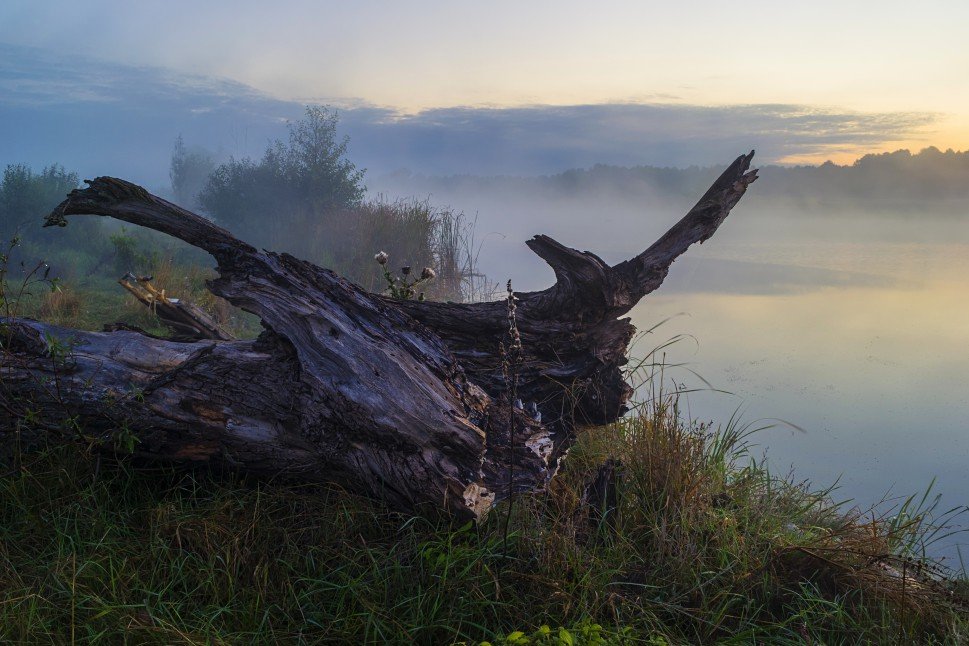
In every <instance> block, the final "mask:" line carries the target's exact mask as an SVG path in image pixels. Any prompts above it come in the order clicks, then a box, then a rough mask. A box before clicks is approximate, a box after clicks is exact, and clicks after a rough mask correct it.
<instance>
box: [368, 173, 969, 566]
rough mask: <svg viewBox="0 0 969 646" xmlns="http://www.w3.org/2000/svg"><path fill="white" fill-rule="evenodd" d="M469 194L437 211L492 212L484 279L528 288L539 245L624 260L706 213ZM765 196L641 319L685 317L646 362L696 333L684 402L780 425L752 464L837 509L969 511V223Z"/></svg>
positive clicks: (449, 196)
mask: <svg viewBox="0 0 969 646" xmlns="http://www.w3.org/2000/svg"><path fill="white" fill-rule="evenodd" d="M455 184H456V185H455V186H454V187H453V188H448V187H446V186H445V185H443V184H438V185H435V186H434V189H435V192H434V193H432V194H431V198H432V199H434V200H436V201H442V202H446V203H448V204H450V205H451V206H452V207H454V208H455V209H458V210H464V211H465V213H466V214H469V215H470V214H476V215H477V228H476V232H477V236H478V240H479V242H480V245H481V246H480V255H479V262H480V267H481V269H482V270H483V271H484V272H486V273H487V274H488V275H489V277H491V278H492V279H493V280H494V281H495V282H496V283H501V284H503V281H504V280H506V279H508V278H510V279H511V280H512V283H513V285H514V286H515V288H516V289H518V290H520V291H525V290H533V289H542V288H544V287H547V286H548V285H550V284H551V283H552V281H553V280H554V278H553V276H552V272H551V270H550V269H549V268H548V267H547V266H546V265H545V264H544V262H543V261H541V259H539V258H538V257H537V256H535V255H534V254H532V253H531V252H530V251H529V250H528V249H527V247H525V245H524V241H525V240H526V239H527V238H528V237H530V236H531V235H534V234H536V233H547V234H549V235H552V236H553V237H554V238H556V239H557V240H559V241H560V242H563V243H564V244H567V245H570V246H573V247H576V248H578V249H582V250H589V251H592V252H594V253H596V254H598V255H599V256H601V257H602V258H603V259H604V260H606V261H607V262H610V263H616V262H619V261H620V260H623V259H625V258H628V257H630V256H632V255H634V254H636V253H639V252H641V251H642V250H643V249H645V248H646V247H647V246H648V245H649V244H651V243H652V242H653V241H654V240H655V239H656V238H657V237H658V236H659V235H661V234H662V233H663V232H664V231H665V230H666V229H667V228H668V227H669V226H670V225H672V224H673V223H674V222H675V221H676V220H678V219H679V218H680V217H682V215H683V214H685V213H686V211H687V210H689V208H690V207H691V206H692V203H693V201H692V200H691V199H681V198H677V197H672V196H670V195H669V194H659V193H657V194H656V195H651V196H649V197H650V199H649V200H648V201H646V203H644V202H643V201H641V200H638V199H637V200H631V199H629V194H628V191H623V190H621V189H619V190H616V191H615V192H612V193H609V192H605V191H595V192H593V193H591V194H588V195H579V196H575V195H573V196H569V197H562V196H554V195H549V194H547V193H546V194H543V193H542V192H541V191H537V190H534V189H533V190H529V189H528V188H527V187H525V186H522V187H519V188H518V189H517V190H507V184H506V185H505V187H504V188H505V189H506V190H494V191H492V190H488V189H487V188H486V189H481V188H480V187H479V188H475V187H472V186H470V185H468V184H467V183H466V182H465V183H464V185H462V184H461V183H460V182H456V183H455ZM421 188H422V187H421V186H413V185H412V186H406V185H400V184H398V185H396V186H393V187H384V190H385V192H387V193H388V194H403V193H408V192H409V193H414V192H420V189H421ZM424 188H426V187H424ZM760 188H761V185H760V184H758V183H755V184H754V185H753V186H752V187H751V189H750V192H749V193H748V195H747V196H746V197H745V198H744V200H742V201H741V203H740V204H739V205H738V206H737V207H736V208H735V209H734V211H733V213H732V214H731V215H730V217H729V218H728V219H727V220H726V221H725V222H724V224H723V225H722V226H721V228H720V230H719V231H718V232H717V233H716V235H714V237H713V238H711V239H710V240H709V241H708V242H706V243H704V244H702V245H694V246H693V247H692V248H691V249H690V250H689V251H688V252H687V253H686V254H685V255H684V256H682V257H681V258H680V259H679V260H677V262H676V263H675V264H674V265H673V268H672V270H671V272H670V275H669V277H668V278H667V280H666V282H665V283H664V284H663V286H662V287H661V288H660V289H659V290H657V291H656V292H654V293H653V294H651V295H649V296H647V297H646V299H644V300H643V301H642V302H641V303H640V304H639V305H638V306H637V307H636V308H635V309H633V310H632V312H631V314H630V315H631V317H632V319H633V322H634V323H635V324H636V326H637V328H639V329H640V330H646V329H649V328H651V327H653V326H654V325H656V324H658V323H660V322H662V321H664V320H666V319H669V320H668V321H667V322H665V323H663V324H662V325H660V326H659V328H658V329H657V330H656V331H655V332H653V333H652V334H650V335H647V336H646V337H645V338H643V339H641V340H640V341H639V342H638V345H637V346H636V347H635V348H634V349H633V352H632V354H633V355H639V356H641V355H643V354H646V353H648V352H649V351H650V350H651V349H652V348H654V347H657V346H659V345H661V344H663V343H664V342H666V341H667V340H668V339H670V338H672V337H674V336H677V335H685V336H686V337H688V338H686V339H684V340H682V341H680V342H677V343H675V344H673V345H672V346H671V347H669V348H667V349H666V350H665V360H666V361H667V362H668V363H670V364H685V367H684V368H672V369H670V370H669V371H668V372H667V376H668V377H670V378H672V379H673V380H675V381H676V382H677V383H682V384H683V385H684V386H685V387H686V388H689V389H699V390H698V391H697V392H691V393H689V394H686V395H684V396H683V400H682V405H683V412H684V413H685V414H686V415H687V416H689V417H690V418H692V419H694V420H697V421H712V422H713V423H714V424H722V423H725V422H726V420H728V419H729V418H730V416H731V415H732V414H733V412H734V411H735V410H737V409H738V408H739V409H740V410H741V411H742V413H743V420H744V421H745V422H752V423H754V424H755V425H757V426H764V425H773V426H774V427H773V428H770V429H767V430H764V431H761V432H760V433H758V434H756V435H755V436H754V437H753V442H754V443H755V444H756V445H757V446H756V447H755V448H754V450H753V454H754V455H755V456H760V455H761V454H763V453H765V452H766V454H767V456H768V458H769V464H770V466H771V469H772V470H773V471H774V472H775V473H778V474H780V475H784V474H788V473H791V474H792V477H794V478H795V479H796V480H804V479H807V480H810V481H811V482H812V483H813V484H814V485H815V486H818V487H826V486H829V485H832V484H834V483H836V482H837V483H838V486H837V488H836V489H835V491H834V493H833V497H834V498H835V499H837V500H850V501H851V502H849V503H848V507H857V508H859V509H861V510H866V509H868V508H870V507H873V506H876V507H877V509H878V510H881V511H885V510H888V509H891V508H892V506H893V505H895V504H898V503H900V502H901V500H904V498H905V497H907V496H909V495H911V494H913V493H916V492H923V491H925V490H926V488H927V487H929V485H930V484H932V482H933V480H935V482H934V484H933V485H932V492H933V493H934V494H935V493H938V494H941V495H942V501H941V503H940V505H939V508H938V509H939V510H940V511H944V510H947V509H949V508H952V507H956V506H964V505H967V504H969V469H967V468H966V465H967V462H969V397H967V396H966V391H965V380H966V376H967V373H969V323H967V321H969V300H967V299H966V287H965V286H966V285H967V284H969V225H967V224H966V217H969V212H966V213H965V214H964V216H963V217H959V216H958V215H957V214H952V213H951V212H948V211H946V212H944V213H932V212H931V211H928V212H926V213H922V214H915V215H913V214H899V213H888V212H882V213H877V212H875V213H872V212H867V213H866V212H859V211H857V210H847V209H846V210H842V211H837V210H835V211H826V212H821V213H819V212H817V211H812V212H806V211H798V210H796V209H792V208H790V207H789V206H784V207H782V208H781V209H776V208H774V207H773V204H772V201H771V200H767V199H759V198H758V197H757V191H758V189H760ZM639 197H641V196H639ZM691 371H695V372H696V373H698V374H699V375H700V376H702V378H703V379H704V380H706V381H707V382H709V384H710V385H711V386H713V388H715V389H717V390H723V391H727V392H726V393H724V392H713V391H711V390H710V389H709V388H708V387H707V386H706V385H705V384H704V383H703V381H701V379H699V378H697V377H696V376H695V375H694V374H692V372H691ZM758 420H763V421H758ZM777 420H786V421H789V422H790V423H791V424H793V425H796V426H797V427H799V428H800V429H803V432H802V431H800V430H795V429H794V428H793V427H792V426H789V425H787V424H785V423H783V422H780V421H777ZM959 520H960V523H961V526H963V527H965V526H969V517H966V516H963V517H961V518H960V519H959ZM959 544H961V545H962V550H963V553H966V546H969V540H967V538H966V536H965V535H956V536H953V537H951V538H949V539H945V540H941V541H939V542H938V543H936V544H935V545H933V546H932V548H931V550H932V552H933V553H934V554H935V555H936V556H943V557H946V560H947V561H948V562H949V563H950V565H954V566H956V567H958V563H959V562H958V555H957V545H959Z"/></svg>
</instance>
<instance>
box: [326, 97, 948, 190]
mask: <svg viewBox="0 0 969 646" xmlns="http://www.w3.org/2000/svg"><path fill="white" fill-rule="evenodd" d="M935 120H936V116H935V115H933V114H930V113H880V114H861V113H852V112H847V111H838V110H830V109H820V108H811V107H808V106H799V105H741V106H693V105H683V104H661V103H654V104H608V105H575V106H530V107H519V108H442V109H435V110H426V111H423V112H420V113H417V114H414V115H407V116H395V115H393V114H391V113H389V112H385V113H383V114H379V113H378V114H374V113H373V111H371V112H369V113H363V114H360V115H358V114H354V112H353V111H350V112H345V113H344V125H345V127H346V128H347V129H348V132H350V133H351V140H352V142H353V148H354V151H355V152H356V153H357V154H359V155H361V157H362V158H368V159H375V160H378V159H379V161H380V163H381V168H382V169H383V168H392V167H394V166H396V167H401V168H411V169H415V167H417V166H418V164H419V165H420V167H419V170H420V171H421V172H424V173H428V174H453V173H470V174H484V175H491V174H511V175H514V174H544V173H551V172H557V171H561V170H564V169H567V168H581V167H588V166H591V165H594V164H599V163H602V164H612V165H619V166H635V165H657V166H679V167H682V166H690V165H699V166H707V165H713V164H720V163H722V162H724V161H727V160H730V159H733V158H734V157H735V156H736V155H737V154H739V153H741V152H744V151H746V150H749V149H751V148H756V149H757V151H758V158H759V159H760V160H761V163H771V162H777V161H780V160H783V159H785V158H788V157H790V156H793V155H808V154H813V153H817V152H820V151H823V150H826V149H828V148H830V147H831V146H842V147H861V148H865V149H869V150H870V149H877V148H879V147H880V146H881V145H882V144H884V143H885V142H886V141H892V140H899V139H909V138H912V137H915V136H917V133H918V132H920V130H921V129H923V128H925V127H926V126H929V125H931V124H932V123H934V121H935ZM415 159H416V160H419V161H418V162H417V163H415V161H414V160H415Z"/></svg>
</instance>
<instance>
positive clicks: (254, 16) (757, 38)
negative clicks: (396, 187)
mask: <svg viewBox="0 0 969 646" xmlns="http://www.w3.org/2000/svg"><path fill="white" fill-rule="evenodd" d="M967 29H969V3H967V2H964V1H962V2H957V1H940V0H936V1H931V0H930V1H923V2H919V3H911V2H893V1H886V0H882V1H879V2H844V1H843V0H841V1H839V2H832V1H829V0H816V1H814V2H810V3H806V2H804V3H793V2H776V0H775V1H761V0H750V1H748V2H745V3H723V2H712V1H690V0H684V1H681V2H677V3H659V2H634V1H632V0H626V1H621V2H620V1H616V2H597V3H591V2H588V0H585V1H582V2H579V1H572V0H557V1H555V2H529V3H523V2H504V1H497V2H489V3H472V2H448V3H444V2H377V1H373V2H352V3H351V2H309V1H303V2H298V1H297V2H274V3H265V2H225V1H214V2H205V3H200V2H197V1H194V2H183V1H171V0H169V1H166V2H155V1H143V2H115V1H106V0H101V1H93V2H84V3H78V2H74V1H68V0H61V1H50V2H42V1H38V0H30V1H23V0H5V1H4V2H3V4H2V6H0V43H7V44H11V45H19V46H29V47H34V48H38V49H41V50H45V51H49V52H52V53H56V54H60V55H64V54H71V53H77V54H80V55H83V56H85V57H94V58H99V59H103V60H107V61H112V62H117V63H122V64H128V65H131V64H133V65H150V66H159V67H165V68H170V69H172V70H174V71H176V72H189V73H197V74H204V75H211V76H217V77H223V78H228V79H233V80H237V81H240V82H243V83H246V84H248V85H251V86H253V87H255V88H257V89H259V90H262V91H264V92H267V93H269V94H271V95H273V96H276V97H279V98H282V99H290V100H302V101H327V102H331V103H336V104H340V103H343V104H346V105H353V104H354V103H357V104H359V103H366V104H372V105H376V106H381V107H389V108H394V109H397V110H402V111H407V112H414V111H417V110H421V109H427V108H441V107H453V106H496V107H507V106H521V105H535V104H546V105H549V104H550V105H569V104H589V103H593V104H595V103H617V102H619V103H622V102H633V103H637V102H640V103H660V104H690V105H699V106H724V105H726V106H737V105H747V104H797V105H805V106H810V107H817V108H824V109H838V110H842V111H847V112H858V113H860V114H880V113H886V114H888V113H892V114H895V115H896V116H897V115H898V114H908V113H911V114H914V115H921V116H924V117H925V118H926V119H925V120H926V122H927V124H926V125H925V126H924V127H923V128H921V129H919V130H918V131H917V132H915V133H913V132H911V131H907V132H905V133H903V134H901V135H899V138H897V139H891V138H889V139H886V140H885V141H883V142H882V143H881V144H880V145H874V146H872V145H871V144H870V143H866V144H865V145H866V146H868V148H865V149H860V148H858V149H855V148H854V147H852V146H847V145H841V146H838V145H832V147H831V148H830V149H827V150H824V151H822V152H818V151H814V152H812V153H810V154H805V155H800V156H799V155H798V154H796V153H795V154H792V155H791V156H790V157H789V158H788V159H787V160H786V161H815V162H818V161H823V158H828V157H830V158H833V159H835V160H836V161H848V160H850V158H854V157H856V156H858V155H859V154H861V153H864V152H876V151H878V150H889V149H894V148H899V147H909V148H912V149H913V150H918V149H920V148H923V147H925V146H928V145H936V146H938V147H940V148H943V149H945V148H949V147H952V148H956V149H966V148H969V83H967V82H966V81H967V79H969V46H967V44H966V33H967Z"/></svg>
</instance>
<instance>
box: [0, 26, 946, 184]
mask: <svg viewBox="0 0 969 646" xmlns="http://www.w3.org/2000/svg"><path fill="white" fill-rule="evenodd" d="M331 103H333V104H336V105H340V106H343V107H342V108H341V110H340V115H341V122H340V126H341V130H342V131H343V132H344V133H345V134H347V135H349V137H350V148H349V154H350V156H351V158H352V159H353V161H354V162H355V163H357V165H358V166H360V167H364V168H368V169H369V173H368V175H369V177H379V176H380V175H381V174H386V173H390V172H394V171H396V170H398V169H402V168H404V169H409V170H411V171H413V172H417V173H423V174H429V175H434V174H446V175H452V174H477V175H536V174H547V173H555V172H560V171H562V170H565V169H568V168H577V167H589V166H592V165H594V164H613V165H623V166H634V165H660V166H689V165H700V166H710V165H720V164H722V163H723V162H725V161H728V160H730V159H733V158H734V157H735V156H736V155H737V154H738V153H740V152H743V151H746V150H749V149H751V148H756V149H757V150H758V159H760V160H761V163H762V164H763V163H770V162H774V161H778V160H783V159H787V158H791V157H793V156H798V155H802V156H803V155H809V154H813V153H817V152H819V151H824V150H827V149H830V148H831V147H832V146H840V147H860V148H864V149H877V148H880V147H881V146H882V145H883V144H884V143H885V142H888V141H893V140H901V139H912V138H914V137H917V136H918V133H919V132H920V131H921V130H923V129H924V128H926V127H928V126H931V125H932V124H933V123H934V122H935V120H936V115H934V114H931V113H907V112H906V113H901V112H893V113H855V112H850V111H842V110H834V109H821V108H813V107H809V106H800V105H739V106H696V105H685V104H681V103H645V104H643V103H638V104H632V103H614V104H604V105H570V106H549V105H535V106H524V107H513V108H482V107H452V108H439V109H431V110H424V111H422V112H418V113H416V114H399V113H397V112H395V111H394V110H391V109H387V108H381V107H376V106H371V105H367V104H366V103H363V102H360V101H342V100H341V101H332V102H331ZM302 113H303V106H302V105H301V104H300V103H297V102H292V101H283V100H279V99H275V98H273V97H271V96H269V95H267V94H265V93H262V92H259V91H258V90H256V89H254V88H252V87H249V86H247V85H244V84H242V83H238V82H235V81H230V80H225V79H217V78H211V77H206V76H198V75H188V74H179V73H174V72H171V71H169V70H165V69H161V68H155V67H138V66H129V65H121V64H116V63H106V62H103V61H98V60H94V59H88V58H83V57H77V56H74V57H64V56H57V55H53V54H49V53H45V52H43V51H41V50H36V49H29V48H24V47H16V46H10V45H3V44H0V141H3V142H4V145H3V147H2V148H0V164H7V163H14V162H27V163H30V164H32V165H34V166H41V165H43V164H46V163H51V162H58V163H62V164H64V165H65V166H66V167H68V168H70V169H77V170H79V171H80V172H82V173H83V174H86V175H93V174H115V175H118V174H123V175H125V176H127V177H130V178H131V179H133V180H135V181H140V182H143V183H146V184H148V185H149V186H157V185H159V184H163V183H165V182H166V181H167V171H168V159H169V155H170V153H171V148H172V143H173V141H174V139H175V137H176V136H178V135H179V134H182V135H183V136H184V138H185V140H186V142H187V143H189V144H190V145H198V146H204V147H207V148H209V149H212V150H214V151H219V152H220V153H221V154H222V155H223V156H228V155H235V156H237V157H239V156H259V155H260V154H261V153H262V151H263V150H264V148H265V146H266V142H267V141H268V140H269V139H272V138H279V137H285V136H286V130H285V126H284V124H285V122H286V120H291V119H297V118H299V117H300V116H301V115H302Z"/></svg>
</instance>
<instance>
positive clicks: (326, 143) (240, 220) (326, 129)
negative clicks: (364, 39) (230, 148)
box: [173, 107, 364, 257]
mask: <svg viewBox="0 0 969 646" xmlns="http://www.w3.org/2000/svg"><path fill="white" fill-rule="evenodd" d="M336 127H337V116H336V114H334V113H331V112H330V111H329V110H327V109H326V108H320V107H308V108H307V109H306V117H305V119H304V120H302V121H298V122H296V123H293V124H290V127H289V142H288V143H283V142H282V141H279V140H277V141H274V142H272V143H271V144H270V145H269V146H268V147H267V148H266V152H265V153H264V154H263V157H262V159H261V160H260V161H259V162H254V161H253V160H251V159H248V158H246V159H242V160H236V159H230V160H229V161H228V162H227V163H225V164H222V165H221V166H219V167H218V168H216V169H215V172H213V173H212V175H211V176H210V177H209V179H208V182H207V183H206V184H205V186H204V187H203V188H202V190H201V192H200V194H199V201H200V203H201V204H202V206H203V207H204V208H205V209H206V211H207V212H208V213H209V214H210V215H211V216H212V217H213V218H214V219H215V220H216V222H218V223H219V224H220V225H222V226H224V227H226V228H228V229H229V230H231V231H232V232H233V233H235V234H237V235H240V236H242V237H243V238H246V239H248V240H257V241H259V242H260V243H262V244H263V245H264V246H268V247H269V248H272V249H284V248H287V247H291V250H293V251H295V252H296V253H299V254H303V255H305V257H312V248H311V247H310V246H308V245H306V244H303V243H302V240H303V239H304V237H305V236H307V235H308V236H310V242H311V243H312V242H316V241H318V240H319V239H320V238H319V237H318V236H314V235H313V234H314V232H316V231H317V229H318V226H317V225H318V222H319V220H320V218H322V217H323V216H324V214H326V213H328V212H330V211H334V210H336V209H345V208H350V207H353V206H356V205H357V204H359V203H360V201H361V199H362V198H363V193H364V187H363V185H362V183H361V182H362V180H363V171H359V170H357V169H356V167H355V166H354V165H353V163H351V162H350V161H349V160H348V159H346V150H347V144H348V140H347V139H346V138H344V139H343V140H338V139H337V135H336ZM173 164H174V161H173Z"/></svg>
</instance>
